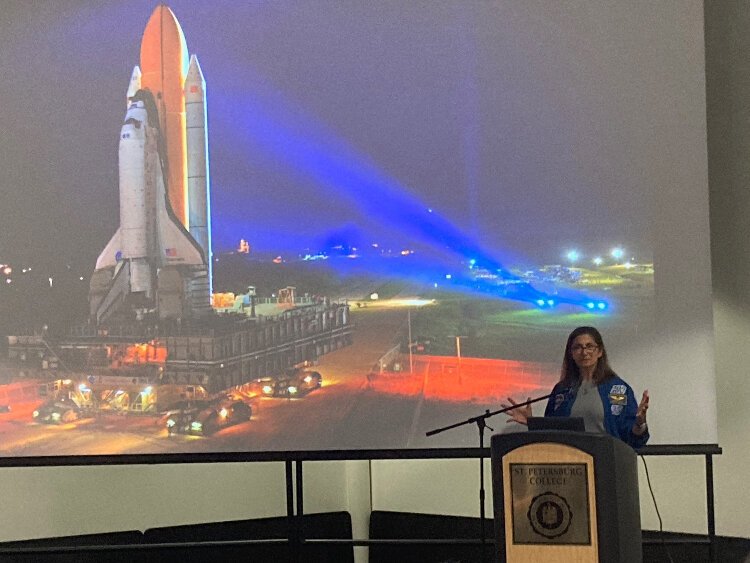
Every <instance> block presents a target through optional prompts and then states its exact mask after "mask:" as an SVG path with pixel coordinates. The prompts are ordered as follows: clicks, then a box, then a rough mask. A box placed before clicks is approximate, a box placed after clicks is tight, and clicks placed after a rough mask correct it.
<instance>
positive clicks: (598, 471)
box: [491, 431, 643, 563]
mask: <svg viewBox="0 0 750 563" xmlns="http://www.w3.org/2000/svg"><path fill="white" fill-rule="evenodd" d="M491 448H492V488H493V504H494V512H495V537H496V539H497V551H498V557H499V559H498V560H499V561H501V562H504V561H508V562H509V563H520V562H528V563H537V562H539V561H554V562H555V563H558V562H560V563H562V562H567V561H570V562H577V563H578V562H580V563H583V562H598V563H610V562H611V563H619V562H627V563H638V562H640V561H642V557H643V556H642V551H641V518H640V505H639V502H638V467H637V464H636V460H637V458H636V455H635V452H634V451H633V449H632V448H631V447H630V446H628V445H627V444H625V443H623V442H622V441H620V440H616V439H615V438H612V437H611V436H609V435H602V434H588V433H584V432H567V431H537V432H518V433H512V434H495V435H494V436H492V442H491Z"/></svg>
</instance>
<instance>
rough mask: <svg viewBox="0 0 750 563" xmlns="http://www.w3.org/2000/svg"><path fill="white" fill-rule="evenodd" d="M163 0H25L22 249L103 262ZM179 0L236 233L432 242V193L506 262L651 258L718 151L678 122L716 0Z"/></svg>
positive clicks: (14, 37)
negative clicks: (668, 214)
mask: <svg viewBox="0 0 750 563" xmlns="http://www.w3.org/2000/svg"><path fill="white" fill-rule="evenodd" d="M155 5H156V4H155V2H153V1H142V0H132V1H129V2H122V1H100V2H74V1H54V2H52V1H47V2H43V1H39V2H26V1H22V0H17V1H5V2H3V9H2V15H0V41H1V42H2V47H1V48H0V76H1V77H2V78H1V79H0V124H2V135H0V262H2V261H10V260H25V261H35V262H39V261H53V262H61V263H62V262H76V263H82V264H90V265H91V269H92V270H93V262H94V261H95V259H96V256H97V255H98V253H99V252H100V251H101V250H102V249H103V247H104V245H105V244H106V242H107V241H108V240H109V238H110V237H111V235H112V234H113V233H114V231H115V229H116V228H117V226H118V223H119V218H118V217H119V214H118V213H119V212H118V205H119V201H118V180H117V141H118V134H119V130H120V126H121V123H122V120H123V117H124V115H125V91H126V89H127V86H128V80H129V78H130V74H131V71H132V68H133V66H134V65H136V64H138V59H139V49H140V40H141V34H142V32H143V29H144V27H145V24H146V21H147V20H148V17H149V15H150V14H151V12H152V10H153V8H154V7H155ZM169 6H170V7H171V8H172V9H173V11H174V12H175V14H176V16H177V18H178V20H179V21H180V23H181V25H182V28H183V31H184V33H185V38H186V41H187V45H188V49H189V51H190V53H195V54H197V56H198V58H199V60H200V63H201V66H202V69H203V72H204V75H205V77H206V81H207V92H208V120H209V143H210V158H211V161H210V165H211V170H210V172H211V184H212V186H211V189H212V208H213V236H214V251H215V252H221V251H223V250H227V249H231V248H233V247H235V246H236V245H237V241H238V240H239V239H240V238H246V239H248V240H249V241H250V244H251V245H252V247H253V249H254V250H257V251H268V252H276V251H278V252H295V251H302V249H304V248H310V249H312V250H314V249H316V248H318V247H319V246H320V245H321V244H322V241H326V240H332V238H331V237H332V235H333V236H334V238H335V235H336V233H339V236H344V237H347V236H350V237H351V238H352V240H355V239H356V240H358V241H359V243H362V242H364V243H369V242H379V243H381V244H390V245H394V246H395V247H409V246H411V245H419V244H421V245H424V246H426V247H429V246H430V245H439V242H440V238H441V236H442V234H441V233H442V231H438V232H435V229H432V230H431V229H430V228H427V229H424V228H422V229H420V228H419V227H418V226H417V224H418V223H419V222H420V221H421V214H429V211H428V209H431V210H432V212H433V214H434V216H436V217H437V216H439V217H441V219H440V221H439V224H440V225H450V227H451V228H452V229H455V232H459V233H462V235H463V236H465V237H466V238H467V240H470V239H476V241H477V245H478V246H479V247H481V248H483V249H485V250H486V251H487V252H488V253H489V254H491V255H493V256H495V257H497V258H498V259H499V260H512V261H516V260H518V258H517V257H518V256H526V257H529V258H530V259H531V260H532V261H538V262H543V261H546V262H549V261H555V260H557V261H558V262H559V261H561V260H562V258H561V257H562V255H563V253H564V252H565V251H566V249H568V248H570V247H577V248H580V249H583V251H584V252H591V253H594V252H603V251H606V249H607V248H610V247H611V245H613V244H622V245H625V247H627V248H628V250H629V251H631V252H633V253H638V254H639V257H641V258H645V259H649V258H650V256H649V254H650V253H651V250H652V248H653V245H652V239H651V237H652V222H653V220H654V217H653V213H652V209H653V206H652V198H653V194H654V193H655V191H656V190H660V189H665V188H668V187H670V186H672V185H673V183H674V178H675V177H677V176H678V175H676V174H675V170H676V169H677V168H679V167H680V166H682V163H684V162H688V161H690V160H692V159H695V158H705V154H690V153H686V152H685V151H684V150H682V149H681V147H680V143H679V142H677V141H675V140H676V139H685V138H688V139H691V140H694V139H695V138H696V135H700V134H701V131H696V130H695V123H696V122H699V123H700V120H692V119H685V117H686V116H690V115H695V114H696V113H699V114H701V115H703V114H704V112H705V97H704V91H703V88H704V82H703V59H702V57H703V54H702V53H703V46H702V41H703V35H702V28H701V26H702V19H701V15H702V6H701V3H700V2H691V3H688V2H673V3H667V2H659V3H651V2H629V3H615V2H611V3H586V2H559V3H558V2H554V3H551V2H548V1H539V2H479V1H476V2H472V1H466V2H434V1H429V2H428V1H424V2H419V1H415V2H403V1H393V2H383V1H378V2H364V1H362V2H359V1H355V2H325V1H313V2H309V1H304V2H302V1H301V2H284V1H280V0H279V1H267V2H261V1H257V2H238V1H218V2H210V3H209V2H203V1H197V0H196V1H187V0H174V1H172V2H170V3H169ZM694 145H695V143H694V142H692V143H691V144H690V146H694ZM425 217H428V216H427V215H425ZM426 220H427V221H428V223H427V225H428V227H429V225H431V223H429V217H428V219H426ZM425 231H428V234H425ZM430 231H431V235H430V234H429V232H430ZM509 256H514V257H513V258H509Z"/></svg>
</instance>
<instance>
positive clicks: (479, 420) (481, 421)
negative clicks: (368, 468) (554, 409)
mask: <svg viewBox="0 0 750 563" xmlns="http://www.w3.org/2000/svg"><path fill="white" fill-rule="evenodd" d="M555 394H556V393H550V394H548V395H544V396H543V397H537V398H536V399H529V400H528V401H524V402H523V403H517V404H515V405H511V406H509V407H505V408H503V409H500V410H496V411H492V412H490V409H487V410H486V411H484V414H480V415H479V416H473V417H471V418H469V419H468V420H464V421H462V422H456V423H455V424H451V425H449V426H444V427H443V428H437V429H435V430H430V431H429V432H427V436H434V435H435V434H440V432H445V431H446V430H450V429H452V428H458V427H459V426H463V425H464V424H476V425H477V429H478V430H479V529H480V536H479V538H480V541H481V546H480V554H481V555H480V561H482V562H484V561H486V558H487V554H486V553H485V552H486V548H485V543H486V537H485V536H486V534H485V533H484V528H485V520H486V518H485V514H484V496H485V491H484V453H483V452H484V429H485V428H489V429H490V430H492V428H490V427H489V426H487V419H488V418H489V417H491V416H495V415H496V414H502V413H504V412H508V411H512V410H513V409H517V408H520V407H525V406H526V405H530V404H532V403H537V402H539V401H543V400H544V399H549V398H550V397H551V396H552V395H555Z"/></svg>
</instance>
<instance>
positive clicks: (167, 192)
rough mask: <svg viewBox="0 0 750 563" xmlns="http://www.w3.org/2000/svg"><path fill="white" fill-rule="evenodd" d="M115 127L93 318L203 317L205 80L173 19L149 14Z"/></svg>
mask: <svg viewBox="0 0 750 563" xmlns="http://www.w3.org/2000/svg"><path fill="white" fill-rule="evenodd" d="M126 98H127V110H126V113H125V119H124V122H123V124H122V127H121V129H120V138H119V152H118V166H119V192H120V193H119V195H120V226H119V228H118V229H117V231H116V232H115V234H114V236H113V237H112V238H111V240H110V241H109V243H107V245H106V246H105V248H104V250H103V251H102V253H101V254H100V255H99V258H98V259H97V261H96V267H95V270H94V274H93V276H92V278H91V284H90V289H89V306H90V313H91V317H92V319H93V320H95V322H96V323H97V325H98V324H101V323H106V322H107V321H113V320H124V321H128V320H141V319H159V320H162V319H190V318H198V317H202V316H205V315H208V314H210V312H211V305H210V298H211V277H212V271H211V261H212V260H211V225H210V218H211V213H210V189H209V186H210V184H209V173H208V137H207V121H206V82H205V80H204V78H203V73H202V71H201V67H200V64H199V63H198V59H197V57H196V56H195V55H192V56H191V57H190V58H188V50H187V44H186V42H185V37H184V35H183V33H182V29H181V27H180V24H179V22H178V21H177V18H176V17H175V15H174V13H173V12H172V11H171V10H170V9H169V8H168V7H167V6H165V5H163V4H162V5H159V6H158V7H157V8H156V9H155V10H154V12H153V13H152V14H151V17H150V18H149V21H148V23H147V25H146V28H145V30H144V32H143V39H142V41H141V56H140V67H138V66H136V67H135V68H134V69H133V73H132V75H131V78H130V82H129V85H128V89H127V93H126Z"/></svg>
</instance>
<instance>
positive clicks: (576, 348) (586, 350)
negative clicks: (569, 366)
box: [570, 334, 602, 370]
mask: <svg viewBox="0 0 750 563" xmlns="http://www.w3.org/2000/svg"><path fill="white" fill-rule="evenodd" d="M570 355H571V357H572V358H573V361H574V362H575V363H576V365H577V366H578V369H579V370H589V369H593V368H595V367H596V364H597V362H598V361H599V358H601V357H602V349H601V348H599V345H598V344H597V343H596V340H594V338H593V336H591V335H590V334H579V335H578V336H576V337H575V339H574V340H573V342H572V343H571V345H570Z"/></svg>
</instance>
